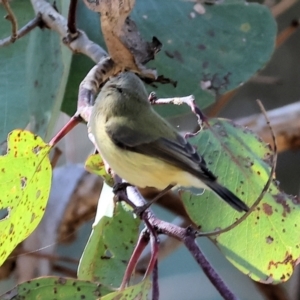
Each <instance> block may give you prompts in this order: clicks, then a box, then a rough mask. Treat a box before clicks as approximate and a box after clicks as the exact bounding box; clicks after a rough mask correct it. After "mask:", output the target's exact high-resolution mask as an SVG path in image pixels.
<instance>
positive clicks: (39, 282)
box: [0, 276, 111, 300]
mask: <svg viewBox="0 0 300 300" xmlns="http://www.w3.org/2000/svg"><path fill="white" fill-rule="evenodd" d="M110 292H111V289H109V288H107V287H105V286H103V285H101V284H97V283H94V282H88V281H81V280H77V279H73V278H63V277H55V276H49V277H41V278H37V279H33V280H30V281H27V282H24V283H21V284H19V285H17V286H16V287H15V288H13V289H12V290H11V291H9V292H7V293H5V294H4V295H2V296H0V298H1V299H3V300H13V299H56V300H65V299H72V300H82V299H87V300H98V299H100V297H101V296H105V295H107V294H109V293H110ZM104 298H105V297H103V298H102V297H101V299H104Z"/></svg>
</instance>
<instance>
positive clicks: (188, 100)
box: [148, 92, 207, 127]
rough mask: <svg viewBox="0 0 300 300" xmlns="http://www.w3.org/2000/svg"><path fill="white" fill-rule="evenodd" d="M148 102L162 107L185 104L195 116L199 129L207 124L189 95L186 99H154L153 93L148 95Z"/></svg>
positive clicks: (193, 98)
mask: <svg viewBox="0 0 300 300" xmlns="http://www.w3.org/2000/svg"><path fill="white" fill-rule="evenodd" d="M148 99H149V101H150V103H151V104H152V105H164V104H174V105H182V104H186V105H188V106H189V107H190V109H191V111H192V112H193V113H194V114H195V116H196V117H197V120H198V124H199V126H200V127H201V126H202V125H203V123H206V122H207V117H206V116H205V115H204V114H203V113H202V111H201V110H200V109H199V107H198V106H197V105H196V102H195V97H194V96H193V95H189V96H186V97H174V98H162V99H158V98H156V95H155V93H154V92H152V93H150V95H149V98H148Z"/></svg>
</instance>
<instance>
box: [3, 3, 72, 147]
mask: <svg viewBox="0 0 300 300" xmlns="http://www.w3.org/2000/svg"><path fill="white" fill-rule="evenodd" d="M62 2H63V4H62V5H61V3H62ZM10 4H11V7H12V9H13V11H14V13H15V15H16V17H17V20H18V24H19V28H20V27H22V26H24V25H25V24H26V23H27V22H29V21H30V20H31V19H33V18H34V12H33V10H32V6H31V4H30V1H28V0H26V1H24V0H15V1H12V2H11V3H10ZM56 5H57V7H58V9H59V11H60V12H62V13H63V14H64V15H66V12H67V8H68V3H67V2H66V1H56ZM6 14H7V13H6V11H5V9H4V7H3V5H0V17H1V18H0V28H1V30H0V39H2V38H6V37H8V36H10V34H11V23H10V22H8V21H7V20H4V19H3V16H5V15H6ZM0 53H1V55H0V78H2V80H1V81H0V100H1V101H0V116H1V118H0V119H1V123H0V128H1V130H0V142H2V141H4V140H5V139H6V137H7V134H8V132H10V131H11V130H13V129H15V128H25V127H26V126H27V125H28V124H29V122H30V130H31V131H33V132H35V133H37V134H39V135H41V136H44V135H45V133H46V130H47V129H48V126H49V123H51V121H52V122H54V121H55V119H56V115H57V113H58V112H59V109H60V105H61V101H62V99H63V94H64V90H65V86H66V82H67V78H68V73H69V66H70V62H71V56H72V53H71V51H70V50H69V49H68V48H67V47H66V46H65V45H64V44H63V43H62V42H61V37H60V36H59V35H58V34H57V33H56V32H54V31H51V30H48V29H46V28H45V29H43V30H42V29H40V28H39V27H37V28H35V29H34V30H32V31H31V32H30V33H29V34H27V35H26V36H24V37H22V38H21V39H19V40H17V41H16V42H15V43H14V44H10V45H8V46H6V47H3V48H1V49H0Z"/></svg>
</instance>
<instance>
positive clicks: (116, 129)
mask: <svg viewBox="0 0 300 300" xmlns="http://www.w3.org/2000/svg"><path fill="white" fill-rule="evenodd" d="M106 132H107V134H108V136H109V137H110V138H111V140H112V141H113V142H114V143H115V145H117V146H118V147H120V148H123V149H126V150H128V151H134V152H137V153H140V154H144V155H147V156H152V157H156V158H158V159H161V160H163V161H166V162H168V163H170V164H171V165H173V166H175V167H178V168H180V169H182V170H185V171H187V172H189V173H191V174H193V175H194V176H196V177H198V178H199V179H202V180H204V181H205V180H208V181H214V180H216V176H215V175H214V174H213V173H212V172H210V171H209V170H208V168H207V166H206V163H205V161H204V159H203V158H202V157H201V156H199V155H198V153H197V151H196V150H195V148H194V147H193V146H192V145H191V144H190V143H189V142H188V141H187V140H186V139H185V138H183V137H182V136H180V135H179V134H177V133H176V134H175V138H173V139H172V140H171V139H168V138H165V137H160V138H156V137H153V136H151V135H149V134H141V132H138V131H136V130H134V129H131V128H130V127H128V126H118V124H116V123H110V124H109V123H108V124H107V125H106Z"/></svg>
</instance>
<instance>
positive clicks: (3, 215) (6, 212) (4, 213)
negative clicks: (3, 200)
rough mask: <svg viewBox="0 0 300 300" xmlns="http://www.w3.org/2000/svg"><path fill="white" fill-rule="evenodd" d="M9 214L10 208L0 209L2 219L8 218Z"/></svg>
mask: <svg viewBox="0 0 300 300" xmlns="http://www.w3.org/2000/svg"><path fill="white" fill-rule="evenodd" d="M8 215H9V209H8V208H1V209H0V221H2V220H4V219H6V218H7V217H8Z"/></svg>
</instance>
